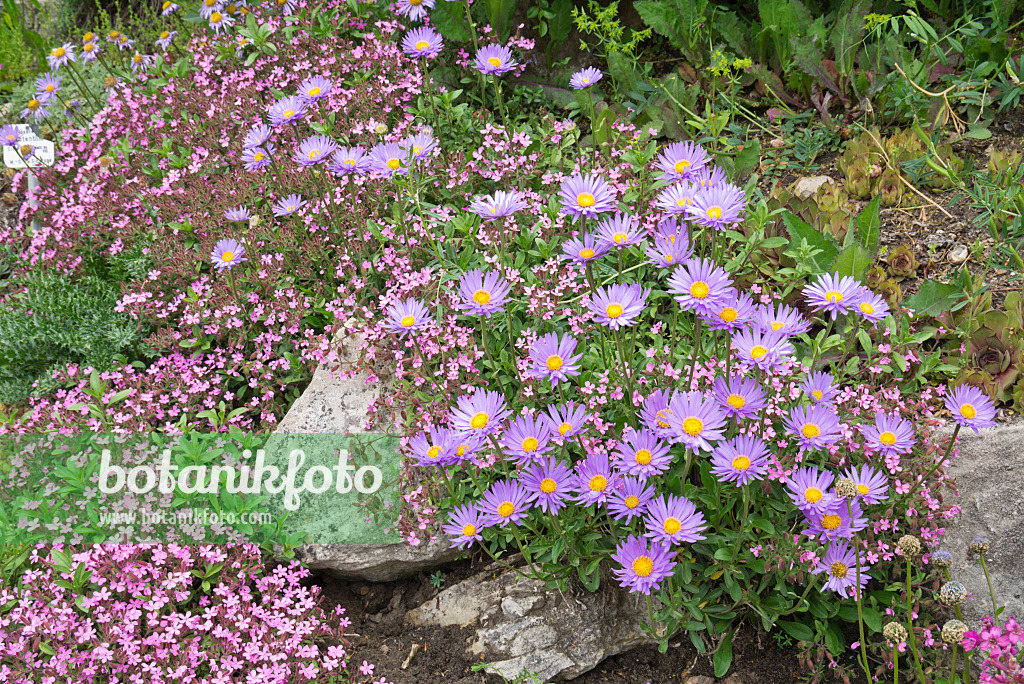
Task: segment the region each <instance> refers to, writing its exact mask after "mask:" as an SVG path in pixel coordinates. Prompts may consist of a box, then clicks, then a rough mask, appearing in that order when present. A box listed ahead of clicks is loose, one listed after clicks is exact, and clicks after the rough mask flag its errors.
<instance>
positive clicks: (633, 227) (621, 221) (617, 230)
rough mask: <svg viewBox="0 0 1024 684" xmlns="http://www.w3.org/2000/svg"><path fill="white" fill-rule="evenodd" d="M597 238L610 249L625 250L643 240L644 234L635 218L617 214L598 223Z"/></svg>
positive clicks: (620, 213)
mask: <svg viewBox="0 0 1024 684" xmlns="http://www.w3.org/2000/svg"><path fill="white" fill-rule="evenodd" d="M597 238H598V240H600V241H601V242H603V243H605V244H606V245H608V246H609V247H616V248H618V249H624V248H626V247H628V246H629V245H635V244H637V243H639V242H640V241H641V240H643V234H642V233H641V232H640V225H639V221H637V219H636V217H635V216H632V215H630V214H623V213H622V212H616V213H615V215H614V216H610V217H608V216H606V217H605V218H603V219H601V220H600V221H598V223H597Z"/></svg>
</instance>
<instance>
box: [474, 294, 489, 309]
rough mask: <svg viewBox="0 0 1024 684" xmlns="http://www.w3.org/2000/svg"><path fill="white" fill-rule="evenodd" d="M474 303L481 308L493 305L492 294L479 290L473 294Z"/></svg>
mask: <svg viewBox="0 0 1024 684" xmlns="http://www.w3.org/2000/svg"><path fill="white" fill-rule="evenodd" d="M473 301H474V302H476V303H477V304H479V305H480V306H486V305H487V304H490V303H491V293H490V292H488V291H487V290H477V291H476V292H474V293H473Z"/></svg>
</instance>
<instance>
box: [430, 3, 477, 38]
mask: <svg viewBox="0 0 1024 684" xmlns="http://www.w3.org/2000/svg"><path fill="white" fill-rule="evenodd" d="M430 23H432V24H433V25H434V26H435V27H437V30H438V33H440V34H441V35H442V36H444V38H445V39H447V40H451V41H454V42H456V43H466V42H469V41H470V40H472V39H473V34H472V33H471V32H470V30H469V26H468V25H467V24H466V12H465V5H464V4H463V3H462V2H452V1H451V0H437V3H436V4H435V5H434V9H432V10H431V11H430Z"/></svg>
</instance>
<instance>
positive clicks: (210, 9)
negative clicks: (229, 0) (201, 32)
mask: <svg viewBox="0 0 1024 684" xmlns="http://www.w3.org/2000/svg"><path fill="white" fill-rule="evenodd" d="M223 9H224V5H223V4H222V3H221V1H220V0H200V1H199V16H201V17H202V18H203V19H209V18H210V15H211V14H213V13H214V12H220V11H221V10H223Z"/></svg>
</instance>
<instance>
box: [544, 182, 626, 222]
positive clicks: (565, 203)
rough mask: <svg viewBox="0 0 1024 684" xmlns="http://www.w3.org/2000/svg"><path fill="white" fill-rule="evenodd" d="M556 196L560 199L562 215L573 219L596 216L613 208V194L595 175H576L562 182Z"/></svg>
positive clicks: (609, 187) (608, 186)
mask: <svg viewBox="0 0 1024 684" xmlns="http://www.w3.org/2000/svg"><path fill="white" fill-rule="evenodd" d="M558 195H559V197H561V198H562V213H563V214H571V215H572V216H573V218H578V217H580V216H588V217H592V216H597V215H598V214H601V213H604V212H606V211H611V210H612V209H614V208H615V193H613V192H612V188H611V186H610V185H608V183H607V181H605V180H604V179H603V178H601V177H600V176H598V175H596V174H587V175H586V176H581V175H579V174H576V175H575V176H573V177H572V178H569V179H567V180H564V181H562V187H561V189H560V190H559V191H558Z"/></svg>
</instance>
